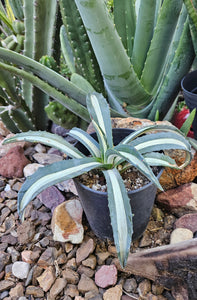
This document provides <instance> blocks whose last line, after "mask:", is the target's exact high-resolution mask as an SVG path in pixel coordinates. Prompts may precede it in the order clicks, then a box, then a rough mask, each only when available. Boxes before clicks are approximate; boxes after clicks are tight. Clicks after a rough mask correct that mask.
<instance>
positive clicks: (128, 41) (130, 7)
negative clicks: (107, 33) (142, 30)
mask: <svg viewBox="0 0 197 300" xmlns="http://www.w3.org/2000/svg"><path fill="white" fill-rule="evenodd" d="M113 12H114V23H115V26H116V29H117V31H118V34H119V36H120V37H121V40H122V43H123V45H124V47H125V49H126V50H127V52H128V55H129V57H131V55H132V50H133V38H134V34H135V26H136V15H135V1H134V0H122V1H119V0H114V9H113Z"/></svg>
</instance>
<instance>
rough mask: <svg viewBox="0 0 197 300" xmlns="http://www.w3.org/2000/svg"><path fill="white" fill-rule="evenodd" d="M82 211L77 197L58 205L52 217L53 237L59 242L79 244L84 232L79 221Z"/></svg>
mask: <svg viewBox="0 0 197 300" xmlns="http://www.w3.org/2000/svg"><path fill="white" fill-rule="evenodd" d="M82 213H83V210H82V207H81V204H80V201H79V200H77V199H73V200H69V201H66V202H64V203H62V204H60V205H58V206H57V207H56V208H55V210H54V213H53V217H52V224H51V225H52V232H53V239H54V240H55V241H59V242H71V243H73V244H80V243H81V242H82V240H83V234H84V229H83V225H82V223H81V219H82Z"/></svg>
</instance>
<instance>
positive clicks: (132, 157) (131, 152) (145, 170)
mask: <svg viewBox="0 0 197 300" xmlns="http://www.w3.org/2000/svg"><path fill="white" fill-rule="evenodd" d="M114 154H115V155H117V157H120V158H124V159H125V160H127V161H128V162H129V163H130V164H131V165H132V166H134V167H136V168H137V169H138V170H139V171H140V172H141V173H142V174H144V175H145V176H146V177H147V178H148V179H149V180H150V181H152V182H153V183H154V184H155V185H156V186H157V187H158V188H159V189H160V190H163V188H162V186H161V185H160V183H159V181H158V179H157V177H156V176H155V175H154V173H153V171H152V169H151V168H150V166H149V165H148V164H147V163H146V162H145V160H144V158H143V156H142V155H141V154H140V152H139V151H138V150H137V149H136V148H135V147H133V146H130V145H118V146H115V147H114V149H108V150H107V153H106V156H107V157H108V159H110V155H114Z"/></svg>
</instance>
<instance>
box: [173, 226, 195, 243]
mask: <svg viewBox="0 0 197 300" xmlns="http://www.w3.org/2000/svg"><path fill="white" fill-rule="evenodd" d="M192 238H193V232H192V231H191V230H189V229H187V228H176V229H174V230H173V232H172V233H171V236H170V244H175V243H179V242H183V241H186V240H190V239H192Z"/></svg>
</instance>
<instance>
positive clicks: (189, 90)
mask: <svg viewBox="0 0 197 300" xmlns="http://www.w3.org/2000/svg"><path fill="white" fill-rule="evenodd" d="M181 87H182V89H183V95H184V99H185V103H186V104H187V106H188V108H189V110H190V112H191V111H192V110H193V109H194V108H196V109H197V70H196V71H193V72H191V73H189V74H187V75H186V76H185V77H184V78H183V79H182V81H181ZM192 127H193V130H194V136H195V139H197V114H196V116H195V118H194V121H193V124H192Z"/></svg>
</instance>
